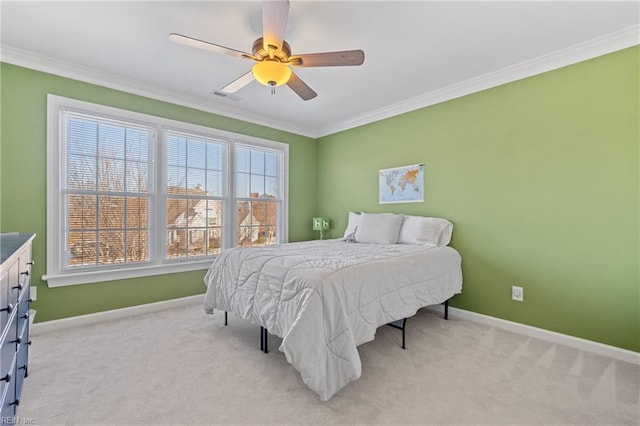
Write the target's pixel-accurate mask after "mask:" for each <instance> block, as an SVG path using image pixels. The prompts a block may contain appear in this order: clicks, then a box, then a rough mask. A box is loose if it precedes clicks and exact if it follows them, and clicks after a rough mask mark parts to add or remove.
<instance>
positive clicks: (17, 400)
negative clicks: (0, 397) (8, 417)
mask: <svg viewBox="0 0 640 426" xmlns="http://www.w3.org/2000/svg"><path fill="white" fill-rule="evenodd" d="M9 405H15V406H16V407H17V406H18V405H20V399H16V400H15V401H13V402H11V403H9Z"/></svg>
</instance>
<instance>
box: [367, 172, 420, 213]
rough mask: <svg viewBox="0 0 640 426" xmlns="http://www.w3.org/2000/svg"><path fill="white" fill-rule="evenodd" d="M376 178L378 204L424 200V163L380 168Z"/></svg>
mask: <svg viewBox="0 0 640 426" xmlns="http://www.w3.org/2000/svg"><path fill="white" fill-rule="evenodd" d="M378 179H379V188H380V204H392V203H420V202H423V201H424V164H414V165H411V166H402V167H394V168H392V169H382V170H380V171H379V172H378Z"/></svg>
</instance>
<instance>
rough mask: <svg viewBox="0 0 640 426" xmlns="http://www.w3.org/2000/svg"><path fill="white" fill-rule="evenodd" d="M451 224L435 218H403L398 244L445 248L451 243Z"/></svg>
mask: <svg viewBox="0 0 640 426" xmlns="http://www.w3.org/2000/svg"><path fill="white" fill-rule="evenodd" d="M452 232H453V223H451V222H449V221H448V220H446V219H440V218H437V217H422V216H405V217H404V221H403V222H402V227H401V228H400V236H399V238H398V242H399V243H401V244H421V245H426V246H446V245H448V244H449V242H450V241H451V233H452Z"/></svg>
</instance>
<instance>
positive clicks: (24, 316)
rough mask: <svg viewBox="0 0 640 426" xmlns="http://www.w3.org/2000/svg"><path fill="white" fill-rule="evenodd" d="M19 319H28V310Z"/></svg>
mask: <svg viewBox="0 0 640 426" xmlns="http://www.w3.org/2000/svg"><path fill="white" fill-rule="evenodd" d="M20 319H29V312H26V313H25V314H24V315H23V316H21V317H20Z"/></svg>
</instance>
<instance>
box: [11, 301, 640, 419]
mask: <svg viewBox="0 0 640 426" xmlns="http://www.w3.org/2000/svg"><path fill="white" fill-rule="evenodd" d="M400 336H401V334H400V331H399V330H396V329H393V328H391V327H382V328H380V329H379V330H378V333H377V336H376V339H375V341H373V342H370V343H367V344H365V345H362V346H361V347H360V355H361V358H362V365H363V372H362V377H361V378H360V379H359V380H357V381H355V382H352V383H350V384H349V385H347V387H346V388H344V389H342V390H341V391H340V392H338V394H336V395H335V396H334V397H333V398H332V399H331V400H329V401H328V402H326V403H322V402H320V400H319V399H318V398H317V397H316V395H315V394H314V393H313V392H311V391H310V390H309V389H308V388H307V387H306V386H305V385H304V383H303V382H302V380H301V379H300V376H299V375H298V373H297V372H296V371H295V370H294V369H293V368H292V367H291V366H290V365H289V364H288V363H287V362H286V360H285V358H284V355H283V354H282V353H281V352H279V351H278V350H277V346H278V344H279V339H277V338H276V337H271V338H270V349H271V352H270V353H269V354H266V355H265V354H263V353H262V352H260V350H259V343H260V340H259V328H258V327H257V326H252V325H249V324H247V323H245V322H243V321H242V320H240V319H238V318H236V317H233V316H230V324H229V326H228V327H224V325H223V315H222V314H219V313H216V315H215V316H214V317H212V316H208V315H204V314H203V313H202V309H201V308H200V306H199V305H194V306H188V307H181V308H175V309H169V310H166V311H162V312H159V313H153V314H145V315H141V316H138V317H131V318H129V319H126V320H117V321H110V322H105V323H102V324H95V325H88V326H84V327H77V328H71V329H66V330H61V331H56V332H49V333H47V334H44V335H40V336H37V337H36V338H34V339H33V345H32V348H31V364H30V367H29V377H28V378H27V380H26V382H25V388H24V392H23V397H22V400H21V402H20V406H19V411H18V417H19V420H22V421H23V424H24V421H25V420H26V421H31V422H34V423H35V424H37V425H55V424H77V425H92V424H96V425H98V424H114V425H115V424H118V425H126V424H140V425H142V424H144V425H155V424H158V425H160V424H163V425H198V424H202V425H209V424H278V425H281V424H323V425H325V424H394V425H395V424H461V425H467V424H487V425H494V424H508V425H513V424H536V425H547V424H579V425H586V424H603V425H604V424H606V425H618V424H634V425H638V424H639V423H640V385H639V384H640V366H638V365H634V364H630V363H625V362H622V361H617V360H613V359H610V358H606V357H603V356H599V355H595V354H592V353H588V352H583V351H580V350H576V349H572V348H569V347H565V346H561V345H557V344H553V343H549V342H546V341H543V340H537V339H533V338H529V337H527V336H523V335H520V334H516V333H512V332H508V331H503V330H499V329H496V328H492V327H489V326H486V325H482V324H478V323H474V322H470V321H465V320H461V319H458V318H455V317H454V318H451V319H450V320H449V321H445V320H443V319H442V318H441V316H440V315H439V314H437V313H435V312H433V311H429V310H422V311H420V312H419V313H418V315H416V317H414V318H411V319H409V321H408V332H407V350H402V349H401V348H400Z"/></svg>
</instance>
